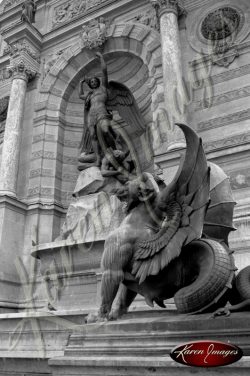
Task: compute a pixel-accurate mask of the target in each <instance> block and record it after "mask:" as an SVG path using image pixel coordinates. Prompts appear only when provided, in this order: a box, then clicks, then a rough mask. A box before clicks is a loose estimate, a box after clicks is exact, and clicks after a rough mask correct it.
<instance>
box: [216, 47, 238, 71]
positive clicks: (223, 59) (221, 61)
mask: <svg viewBox="0 0 250 376" xmlns="http://www.w3.org/2000/svg"><path fill="white" fill-rule="evenodd" d="M239 55H240V54H239V51H238V50H237V49H236V48H234V49H233V50H231V51H230V52H229V53H219V54H214V55H213V56H212V63H213V64H215V65H219V66H220V67H224V68H228V67H229V65H230V64H232V63H233V62H234V60H235V59H236V57H239Z"/></svg>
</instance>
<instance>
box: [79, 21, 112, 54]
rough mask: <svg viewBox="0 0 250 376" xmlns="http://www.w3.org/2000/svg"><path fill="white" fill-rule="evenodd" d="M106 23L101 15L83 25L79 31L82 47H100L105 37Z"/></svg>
mask: <svg viewBox="0 0 250 376" xmlns="http://www.w3.org/2000/svg"><path fill="white" fill-rule="evenodd" d="M107 27H108V24H107V23H106V21H105V20H104V18H103V17H100V19H99V20H97V19H95V20H92V21H90V22H89V23H88V24H85V25H83V27H82V32H81V35H80V37H81V41H82V47H87V48H89V49H90V50H91V49H93V48H97V47H101V46H102V45H103V44H104V43H105V41H106V39H107Z"/></svg>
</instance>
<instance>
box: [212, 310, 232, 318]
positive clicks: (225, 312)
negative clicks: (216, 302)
mask: <svg viewBox="0 0 250 376" xmlns="http://www.w3.org/2000/svg"><path fill="white" fill-rule="evenodd" d="M230 315H231V311H230V309H229V308H228V307H224V308H219V309H217V311H215V312H214V313H213V315H212V318H213V319H215V318H216V317H218V316H225V317H229V316H230Z"/></svg>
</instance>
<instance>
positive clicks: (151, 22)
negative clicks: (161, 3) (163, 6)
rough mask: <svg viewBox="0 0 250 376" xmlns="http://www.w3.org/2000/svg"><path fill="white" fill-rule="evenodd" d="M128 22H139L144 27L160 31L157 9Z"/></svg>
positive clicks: (147, 11) (149, 10)
mask: <svg viewBox="0 0 250 376" xmlns="http://www.w3.org/2000/svg"><path fill="white" fill-rule="evenodd" d="M127 21H128V22H139V23H141V24H142V25H145V26H148V27H151V28H152V29H155V30H157V31H160V24H159V20H158V17H157V14H156V10H155V9H148V10H146V11H145V12H143V13H140V14H139V15H136V16H135V17H133V18H131V19H129V20H127Z"/></svg>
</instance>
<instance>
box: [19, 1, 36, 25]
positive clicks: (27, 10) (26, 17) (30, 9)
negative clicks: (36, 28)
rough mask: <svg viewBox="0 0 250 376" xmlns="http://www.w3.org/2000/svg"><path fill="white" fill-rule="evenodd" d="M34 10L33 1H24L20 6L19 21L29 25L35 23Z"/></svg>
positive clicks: (34, 3) (34, 4)
mask: <svg viewBox="0 0 250 376" xmlns="http://www.w3.org/2000/svg"><path fill="white" fill-rule="evenodd" d="M36 9H37V6H36V2H35V0H25V1H24V2H23V5H22V15H21V20H22V21H24V22H29V23H30V24H32V23H35V15H36Z"/></svg>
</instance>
